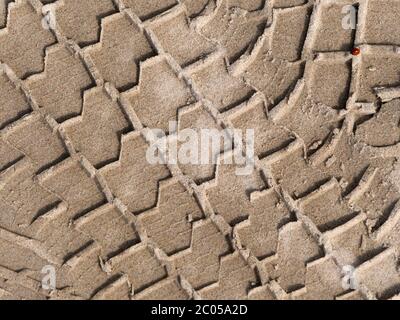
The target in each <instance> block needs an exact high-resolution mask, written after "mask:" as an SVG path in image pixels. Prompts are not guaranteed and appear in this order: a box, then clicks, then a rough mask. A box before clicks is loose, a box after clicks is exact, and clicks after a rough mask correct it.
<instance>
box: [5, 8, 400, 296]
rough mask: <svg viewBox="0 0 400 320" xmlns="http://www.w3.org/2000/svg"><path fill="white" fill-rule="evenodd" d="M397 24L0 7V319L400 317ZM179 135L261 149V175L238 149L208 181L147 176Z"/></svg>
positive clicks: (321, 15)
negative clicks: (333, 303) (143, 312)
mask: <svg viewBox="0 0 400 320" xmlns="http://www.w3.org/2000/svg"><path fill="white" fill-rule="evenodd" d="M344 6H351V7H352V8H354V11H355V12H356V15H357V27H356V29H355V30H351V29H348V30H346V29H344V28H343V27H342V25H341V24H342V18H343V12H342V8H343V7H344ZM399 15H400V3H399V1H397V0H359V1H356V0H338V1H330V0H155V1H142V0H138V1H136V0H134V1H133V0H86V1H78V0H15V1H10V0H0V105H1V109H0V299H116V300H120V299H121V300H122V299H124V300H131V299H139V300H140V299H261V300H263V299H267V300H274V299H277V300H289V299H294V300H310V299H338V300H346V299H366V300H374V299H391V298H393V299H395V298H396V297H397V296H398V295H399V294H400V272H399V269H398V263H399V258H400V257H399V254H400V237H399V234H400V233H399V231H400V183H399V181H400V163H399V158H400V126H399V123H400V86H399V85H400V78H399V70H400V55H399V52H400V36H399V35H400V29H399V24H398V23H397V20H398V16H399ZM378 20H379V21H380V23H376V21H378ZM354 47H358V48H360V51H361V54H360V55H357V56H355V55H352V54H351V53H350V51H351V49H352V48H354ZM171 121H176V122H177V128H175V129H176V130H178V131H179V130H184V129H186V128H190V129H194V130H201V129H212V130H216V131H222V130H223V129H226V128H228V129H241V130H246V129H254V130H255V141H254V142H255V143H254V147H255V158H256V159H255V162H254V164H253V166H254V168H253V169H254V170H253V171H252V174H250V175H245V176H241V175H237V174H236V170H237V169H238V166H237V165H234V164H229V163H227V162H226V161H225V159H226V158H227V157H229V156H231V155H232V154H233V153H235V152H236V151H237V150H235V145H234V144H233V143H232V141H234V138H235V137H230V138H232V141H230V142H231V144H230V146H220V148H218V150H217V152H216V153H215V154H212V157H213V158H215V159H216V163H213V164H210V165H206V164H202V165H199V166H196V165H191V164H180V163H178V164H168V165H164V164H156V165H152V164H150V163H149V162H148V161H147V160H146V151H147V150H148V148H149V146H150V144H151V143H152V142H153V140H152V139H153V138H152V137H149V135H148V134H147V133H148V129H149V128H157V129H160V130H162V132H163V133H164V134H165V135H166V139H167V140H168V141H173V140H174V139H176V134H177V132H174V131H173V130H171V127H170V126H169V123H170V122H171ZM228 145H229V143H228ZM45 266H53V267H54V268H55V271H56V275H57V285H56V288H53V289H51V290H46V289H44V288H43V286H42V285H41V281H42V277H43V274H42V270H43V267H45ZM349 267H351V268H352V270H353V271H352V272H353V273H352V276H353V277H355V278H356V279H357V286H356V287H354V288H350V289H349V288H346V287H345V286H344V278H343V272H346V270H348V268H349Z"/></svg>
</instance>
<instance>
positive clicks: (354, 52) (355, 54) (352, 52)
mask: <svg viewBox="0 0 400 320" xmlns="http://www.w3.org/2000/svg"><path fill="white" fill-rule="evenodd" d="M360 53H361V50H360V48H353V49H352V50H351V54H352V55H353V56H358V55H359V54H360Z"/></svg>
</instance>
